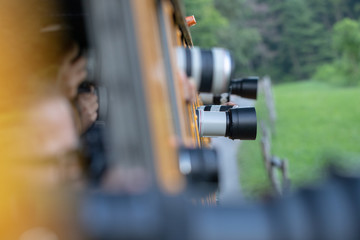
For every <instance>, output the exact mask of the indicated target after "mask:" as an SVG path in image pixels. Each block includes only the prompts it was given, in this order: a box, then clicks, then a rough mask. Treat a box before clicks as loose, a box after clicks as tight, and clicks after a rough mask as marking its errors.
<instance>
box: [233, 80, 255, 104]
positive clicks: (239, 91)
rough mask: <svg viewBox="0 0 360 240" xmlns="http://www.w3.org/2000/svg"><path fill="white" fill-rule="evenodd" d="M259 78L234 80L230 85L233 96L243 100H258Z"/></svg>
mask: <svg viewBox="0 0 360 240" xmlns="http://www.w3.org/2000/svg"><path fill="white" fill-rule="evenodd" d="M258 81H259V77H247V78H242V79H235V80H232V81H231V83H230V92H231V94H234V95H238V96H240V97H243V98H249V99H256V98H257V90H258Z"/></svg>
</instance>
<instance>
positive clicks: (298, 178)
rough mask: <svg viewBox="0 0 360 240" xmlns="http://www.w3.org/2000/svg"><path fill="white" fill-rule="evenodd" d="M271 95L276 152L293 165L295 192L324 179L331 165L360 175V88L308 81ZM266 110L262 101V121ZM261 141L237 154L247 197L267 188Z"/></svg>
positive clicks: (283, 87) (248, 144)
mask: <svg viewBox="0 0 360 240" xmlns="http://www.w3.org/2000/svg"><path fill="white" fill-rule="evenodd" d="M273 93H274V97H275V106H276V111H277V117H278V120H277V123H276V135H275V136H273V138H272V152H273V155H276V156H278V157H284V158H287V159H288V160H289V166H290V168H289V170H290V178H291V181H292V186H293V187H294V186H295V187H296V186H299V185H303V184H306V183H309V182H313V181H315V180H319V179H321V178H322V177H323V176H324V173H325V171H324V168H326V166H328V165H329V162H331V163H333V164H336V165H337V166H338V167H339V168H340V169H345V170H353V171H354V170H356V169H357V170H359V166H360V88H358V87H357V88H339V87H332V86H329V85H326V84H323V83H318V82H315V81H306V82H299V83H290V84H283V85H278V86H275V88H274V90H273ZM264 105H265V103H264V99H263V98H262V97H261V96H260V99H259V101H258V103H257V112H258V119H264V120H266V116H267V112H266V108H265V106H264ZM260 139H261V134H260V131H258V137H257V141H248V142H243V144H242V145H241V149H240V153H239V165H240V172H241V177H240V181H241V185H242V187H243V189H244V192H245V194H246V195H247V196H258V195H260V194H262V193H263V192H264V191H266V190H267V189H268V181H267V176H266V172H265V170H264V165H263V160H262V158H261V154H260ZM359 173H360V171H359Z"/></svg>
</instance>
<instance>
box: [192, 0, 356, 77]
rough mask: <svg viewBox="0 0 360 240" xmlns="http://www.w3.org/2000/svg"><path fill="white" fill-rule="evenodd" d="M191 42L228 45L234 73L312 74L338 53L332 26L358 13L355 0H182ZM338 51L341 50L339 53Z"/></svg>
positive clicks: (298, 75)
mask: <svg viewBox="0 0 360 240" xmlns="http://www.w3.org/2000/svg"><path fill="white" fill-rule="evenodd" d="M185 6H186V12H187V14H188V15H195V17H196V18H197V20H198V24H197V25H196V26H194V27H192V28H191V31H192V35H193V38H194V43H195V44H196V45H200V46H203V47H212V46H222V47H226V48H229V49H231V50H232V52H233V54H234V57H235V60H236V64H237V69H238V72H237V75H238V76H245V75H255V74H257V75H263V74H269V75H271V76H272V78H273V79H274V80H275V81H278V82H280V81H293V80H303V79H309V78H311V77H312V76H313V75H314V74H315V72H316V71H317V69H319V67H321V66H322V65H324V64H330V63H331V62H333V61H334V60H335V59H336V58H338V57H339V53H338V51H337V49H336V47H334V40H333V36H334V26H335V24H336V23H338V22H340V21H342V20H343V19H345V18H349V19H353V20H355V21H357V20H358V19H359V17H360V2H359V1H358V0H185ZM340 55H341V54H340Z"/></svg>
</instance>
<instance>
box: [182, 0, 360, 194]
mask: <svg viewBox="0 0 360 240" xmlns="http://www.w3.org/2000/svg"><path fill="white" fill-rule="evenodd" d="M185 7H186V13H187V15H195V17H196V19H197V21H198V23H197V25H196V26H194V27H192V28H191V33H192V37H193V40H194V44H195V45H200V46H202V47H214V46H221V47H225V48H228V49H230V50H231V51H232V52H233V57H234V59H235V61H236V64H237V66H238V67H237V68H236V69H237V72H236V73H235V76H236V77H244V76H251V75H259V76H269V77H270V78H271V80H272V83H273V96H274V103H275V109H276V114H277V120H276V123H275V127H274V129H273V134H272V136H271V145H272V147H271V151H272V154H273V155H276V156H279V157H281V158H286V159H288V161H289V174H290V178H291V183H292V187H297V186H301V185H304V184H308V183H313V182H314V181H318V180H320V179H322V177H324V176H323V175H324V174H325V169H326V168H327V167H328V166H329V165H333V166H336V168H337V169H338V170H344V171H346V172H348V173H360V171H359V169H360V106H359V105H360V67H359V66H360V3H359V2H358V1H357V0H287V1H284V0H267V1H266V0H185ZM265 102H266V101H265V99H264V97H263V95H260V99H259V101H258V103H257V105H256V107H257V112H258V118H259V123H265V124H266V123H269V118H268V115H269V114H268V112H267V109H266V107H265ZM260 141H261V131H260V130H259V131H258V137H257V141H248V142H243V143H242V144H241V147H240V149H239V153H238V156H239V168H240V179H239V181H240V183H241V186H242V189H243V191H244V193H245V196H247V197H259V196H263V195H266V193H267V192H268V191H269V189H270V186H269V181H268V180H267V175H266V172H265V168H264V163H263V160H262V154H261V147H260Z"/></svg>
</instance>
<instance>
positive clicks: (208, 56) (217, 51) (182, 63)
mask: <svg viewBox="0 0 360 240" xmlns="http://www.w3.org/2000/svg"><path fill="white" fill-rule="evenodd" d="M176 54H177V60H178V61H177V62H178V67H179V68H180V69H181V70H183V71H184V72H185V73H186V75H187V76H188V77H191V78H193V79H194V81H195V84H196V87H197V89H198V91H199V92H211V93H214V94H221V93H223V92H227V91H228V89H229V84H230V79H231V75H232V72H233V69H234V61H233V60H232V58H231V55H230V53H229V51H227V50H225V49H222V48H212V49H210V50H206V49H201V48H198V47H194V48H191V49H190V48H182V47H178V48H177V49H176Z"/></svg>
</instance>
